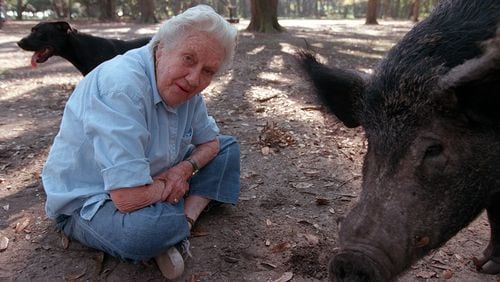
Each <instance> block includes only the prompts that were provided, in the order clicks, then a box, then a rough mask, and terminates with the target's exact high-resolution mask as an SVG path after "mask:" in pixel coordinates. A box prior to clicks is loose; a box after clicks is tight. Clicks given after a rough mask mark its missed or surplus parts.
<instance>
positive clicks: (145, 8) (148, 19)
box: [139, 0, 158, 23]
mask: <svg viewBox="0 0 500 282" xmlns="http://www.w3.org/2000/svg"><path fill="white" fill-rule="evenodd" d="M139 7H140V10H141V22H142V23H157V22H158V20H157V19H156V17H155V1H154V0H140V1H139Z"/></svg>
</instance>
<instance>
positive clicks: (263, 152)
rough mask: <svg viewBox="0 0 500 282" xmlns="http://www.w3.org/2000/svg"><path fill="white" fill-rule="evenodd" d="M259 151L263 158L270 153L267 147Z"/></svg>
mask: <svg viewBox="0 0 500 282" xmlns="http://www.w3.org/2000/svg"><path fill="white" fill-rule="evenodd" d="M260 151H261V152H262V154H263V155H264V156H267V155H269V153H270V152H271V148H269V147H267V146H265V147H262V149H260Z"/></svg>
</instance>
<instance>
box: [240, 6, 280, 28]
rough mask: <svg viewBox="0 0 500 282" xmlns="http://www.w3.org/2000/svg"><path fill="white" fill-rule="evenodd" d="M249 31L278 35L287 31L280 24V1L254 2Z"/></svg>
mask: <svg viewBox="0 0 500 282" xmlns="http://www.w3.org/2000/svg"><path fill="white" fill-rule="evenodd" d="M251 14H252V16H251V19H250V24H249V25H248V27H247V31H256V32H263V33H278V32H282V31H284V30H285V29H284V28H283V27H282V26H281V25H280V24H279V23H278V0H252V1H251Z"/></svg>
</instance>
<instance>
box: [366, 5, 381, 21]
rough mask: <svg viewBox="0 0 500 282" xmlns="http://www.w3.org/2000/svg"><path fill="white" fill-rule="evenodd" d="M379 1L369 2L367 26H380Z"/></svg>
mask: <svg viewBox="0 0 500 282" xmlns="http://www.w3.org/2000/svg"><path fill="white" fill-rule="evenodd" d="M377 8H378V0H368V10H367V11H366V22H365V24H378V22H377Z"/></svg>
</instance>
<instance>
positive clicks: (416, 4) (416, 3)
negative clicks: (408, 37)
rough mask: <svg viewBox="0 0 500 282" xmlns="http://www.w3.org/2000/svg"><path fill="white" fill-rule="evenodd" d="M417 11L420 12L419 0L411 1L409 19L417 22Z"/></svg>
mask: <svg viewBox="0 0 500 282" xmlns="http://www.w3.org/2000/svg"><path fill="white" fill-rule="evenodd" d="M419 11H420V0H413V9H412V17H411V20H412V21H414V22H418V16H419Z"/></svg>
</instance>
